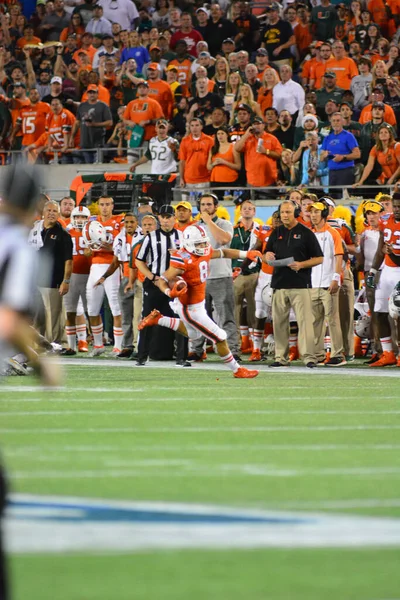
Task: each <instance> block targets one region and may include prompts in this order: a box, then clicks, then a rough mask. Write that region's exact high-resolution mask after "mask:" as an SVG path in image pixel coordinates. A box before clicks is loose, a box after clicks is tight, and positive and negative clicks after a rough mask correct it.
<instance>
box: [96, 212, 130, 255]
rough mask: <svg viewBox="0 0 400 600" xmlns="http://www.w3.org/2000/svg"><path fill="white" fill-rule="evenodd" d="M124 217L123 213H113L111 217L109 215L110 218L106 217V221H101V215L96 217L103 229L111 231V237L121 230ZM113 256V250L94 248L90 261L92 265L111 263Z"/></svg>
mask: <svg viewBox="0 0 400 600" xmlns="http://www.w3.org/2000/svg"><path fill="white" fill-rule="evenodd" d="M123 219H124V215H113V216H112V217H110V219H107V221H102V220H101V217H100V216H99V217H97V219H96V220H97V221H99V223H101V224H102V225H103V227H104V229H105V230H106V231H107V233H111V235H112V237H113V239H114V238H115V236H116V235H118V234H119V233H120V231H121V227H122V222H123ZM112 242H113V240H111V242H110V243H111V244H112ZM113 256H114V252H113V250H112V249H111V250H103V249H100V250H94V251H93V259H92V263H93V264H94V265H98V264H101V265H111V263H112V261H113Z"/></svg>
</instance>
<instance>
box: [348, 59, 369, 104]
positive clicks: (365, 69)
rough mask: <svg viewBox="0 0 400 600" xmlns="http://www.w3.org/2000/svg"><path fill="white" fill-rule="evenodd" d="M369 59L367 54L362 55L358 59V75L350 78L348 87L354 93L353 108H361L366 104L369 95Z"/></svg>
mask: <svg viewBox="0 0 400 600" xmlns="http://www.w3.org/2000/svg"><path fill="white" fill-rule="evenodd" d="M371 66H372V64H371V61H370V59H369V58H368V57H367V56H362V57H361V58H360V60H359V61H358V71H359V73H360V74H359V75H356V76H355V77H353V79H352V80H351V84H350V89H351V91H352V92H353V94H354V108H356V109H358V110H361V109H362V108H364V106H366V105H367V104H368V97H369V95H370V89H371V82H372V73H371Z"/></svg>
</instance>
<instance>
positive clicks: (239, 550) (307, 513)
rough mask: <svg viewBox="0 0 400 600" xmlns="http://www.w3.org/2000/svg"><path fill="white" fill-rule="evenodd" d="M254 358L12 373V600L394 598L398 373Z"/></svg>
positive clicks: (4, 421)
mask: <svg viewBox="0 0 400 600" xmlns="http://www.w3.org/2000/svg"><path fill="white" fill-rule="evenodd" d="M297 364H299V365H300V364H301V363H297ZM260 369H261V373H260V375H259V377H257V378H256V379H252V380H235V379H234V378H233V377H232V375H231V373H230V372H229V371H227V370H226V369H224V368H223V367H222V366H221V365H220V364H219V363H216V362H212V361H207V363H205V364H203V365H194V366H193V367H192V368H188V369H182V368H176V367H175V366H174V364H173V363H171V364H170V365H168V366H166V365H165V363H161V364H155V363H150V366H147V367H140V368H138V367H135V366H134V363H132V362H123V363H121V362H118V361H115V360H113V361H111V360H105V359H98V360H88V359H86V360H81V361H79V360H69V361H68V362H67V366H66V367H65V372H66V377H65V385H64V386H63V387H62V388H61V389H60V390H57V391H54V390H51V391H50V390H43V389H41V388H39V387H37V385H36V383H35V380H34V379H32V378H30V377H25V378H23V377H13V378H11V377H9V378H8V379H7V380H6V382H5V383H3V384H2V386H1V387H0V398H1V402H0V413H1V415H0V417H1V420H0V434H1V438H0V439H1V444H0V448H1V452H2V455H3V458H4V462H5V465H6V467H7V470H8V474H9V478H10V484H11V488H12V493H11V496H10V498H11V503H10V507H9V510H8V518H7V521H6V527H5V530H6V540H7V547H8V553H9V562H10V571H11V578H12V587H13V596H12V598H13V600H27V599H28V598H29V599H30V600H128V599H129V600H131V599H134V600H217V599H218V600H245V599H246V600H265V599H271V600H399V599H400V566H399V565H400V452H399V450H400V402H399V398H400V369H399V368H387V369H377V371H378V372H374V370H373V369H367V368H365V367H364V368H360V365H359V364H358V365H357V364H354V365H353V364H352V365H350V366H348V367H344V368H340V369H333V370H329V371H328V370H327V369H326V368H321V369H313V370H309V369H305V368H304V367H301V366H299V367H293V366H291V367H290V368H288V369H282V370H279V372H276V371H273V372H271V369H268V367H267V366H265V365H264V364H262V366H261V367H260ZM327 371H328V372H327Z"/></svg>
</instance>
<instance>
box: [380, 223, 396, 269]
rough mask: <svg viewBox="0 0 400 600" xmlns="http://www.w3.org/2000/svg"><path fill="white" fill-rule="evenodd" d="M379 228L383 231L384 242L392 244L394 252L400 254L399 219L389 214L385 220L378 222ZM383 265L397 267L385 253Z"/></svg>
mask: <svg viewBox="0 0 400 600" xmlns="http://www.w3.org/2000/svg"><path fill="white" fill-rule="evenodd" d="M379 229H380V230H381V231H383V239H384V241H385V242H386V243H389V244H392V248H393V250H394V253H395V254H396V256H397V255H400V221H395V220H394V215H393V214H392V215H390V217H389V218H388V220H387V221H381V222H380V223H379ZM385 265H387V266H388V267H397V266H398V265H396V263H395V262H393V261H392V259H391V258H390V255H389V254H385Z"/></svg>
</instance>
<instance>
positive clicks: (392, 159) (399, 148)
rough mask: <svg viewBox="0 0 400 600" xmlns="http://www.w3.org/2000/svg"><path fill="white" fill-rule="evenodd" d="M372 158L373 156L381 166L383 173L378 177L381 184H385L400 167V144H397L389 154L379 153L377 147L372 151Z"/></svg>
mask: <svg viewBox="0 0 400 600" xmlns="http://www.w3.org/2000/svg"><path fill="white" fill-rule="evenodd" d="M370 156H373V157H374V158H375V160H377V161H378V163H379V164H380V165H381V167H382V173H381V175H380V176H379V177H378V181H379V182H380V183H385V182H386V181H387V180H388V179H390V178H391V177H392V175H394V173H395V172H396V170H397V169H398V167H399V166H400V144H399V143H395V144H394V146H393V147H392V148H389V149H388V151H387V152H382V151H379V150H378V149H377V147H376V146H374V147H373V148H372V149H371V152H370Z"/></svg>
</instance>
